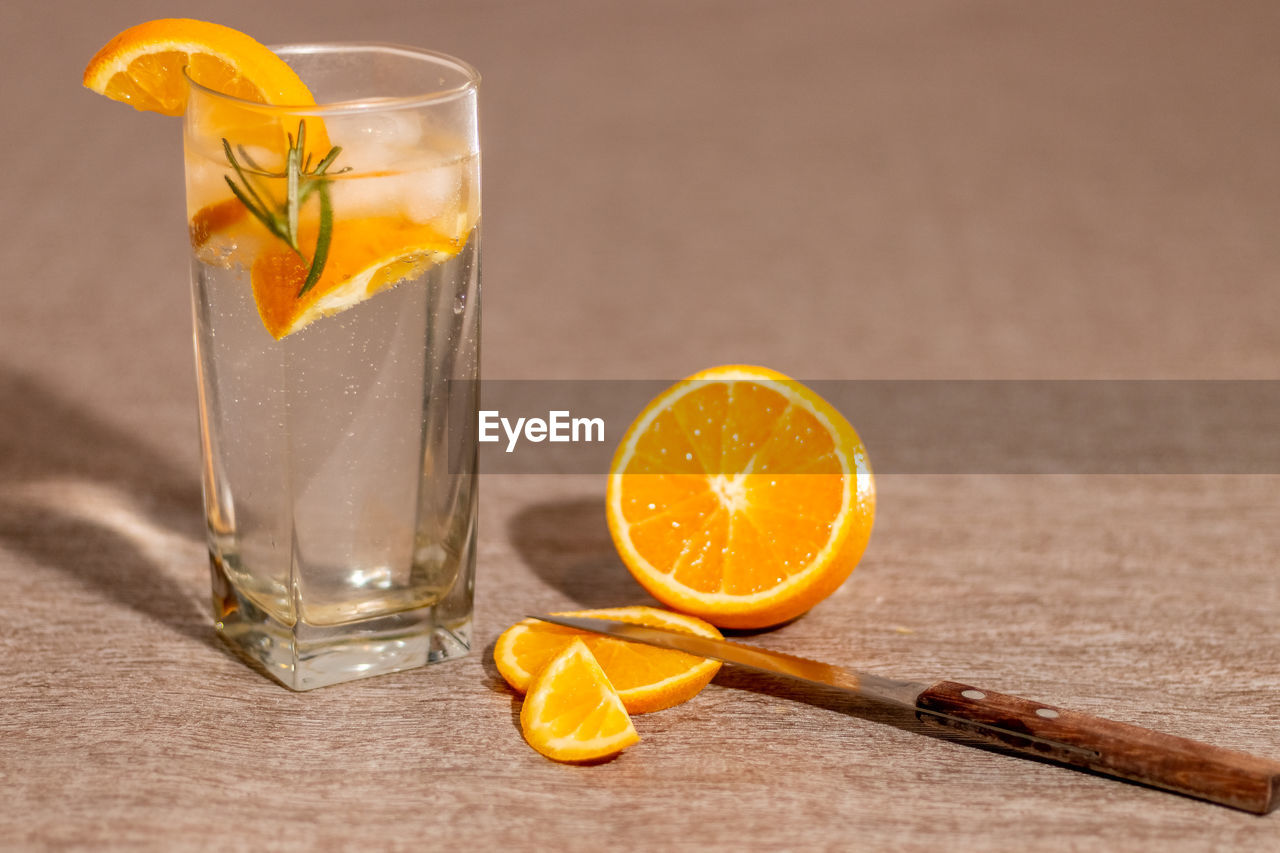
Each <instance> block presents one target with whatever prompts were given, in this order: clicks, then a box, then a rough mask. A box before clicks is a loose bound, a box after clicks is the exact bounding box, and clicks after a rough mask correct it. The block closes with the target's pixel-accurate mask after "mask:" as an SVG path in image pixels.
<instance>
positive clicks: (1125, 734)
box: [916, 681, 1280, 814]
mask: <svg viewBox="0 0 1280 853" xmlns="http://www.w3.org/2000/svg"><path fill="white" fill-rule="evenodd" d="M916 707H917V708H918V709H920V711H922V712H929V713H922V714H920V717H921V719H927V720H931V721H933V722H937V723H942V724H943V725H947V726H950V727H953V728H956V729H960V730H962V731H964V732H966V733H968V734H972V735H976V736H978V737H979V738H981V739H982V740H985V741H988V742H991V743H997V744H1000V745H1002V746H1006V747H1010V748H1012V749H1014V750H1017V751H1019V752H1023V753H1027V754H1029V755H1035V756H1038V757H1040V758H1045V759H1048V760H1050V761H1056V762H1058V763H1061V764H1067V765H1070V766H1073V767H1081V768H1086V769H1089V770H1094V771H1097V772H1098V773H1105V774H1107V775H1109V776H1116V777H1119V778H1121V779H1128V780H1130V781H1133V782H1140V783H1142V784H1144V785H1153V786H1155V787H1157V788H1165V789H1168V790H1170V791H1177V792H1178V793H1180V794H1186V795H1187V796H1189V797H1196V798H1197V799H1201V800H1208V801H1210V802H1214V803H1219V804H1221V805H1224V806H1231V807H1232V808H1237V809H1243V810H1244V811H1248V812H1254V813H1256V814H1266V813H1267V812H1269V811H1271V810H1272V809H1274V808H1275V807H1276V805H1277V802H1278V801H1280V763H1277V762H1274V761H1268V760H1266V759H1263V758H1258V757H1257V756H1253V755H1247V754H1246V753H1243V752H1235V751H1233V750H1230V749H1222V748H1220V747H1216V746H1210V745H1209V744H1206V743H1198V742H1197V741H1194V740H1187V739H1186V738H1180V737H1174V736H1173V735H1167V734H1162V733H1161V732H1156V731H1152V730H1151V729H1144V728H1140V727H1138V726H1131V725H1127V724H1125V723H1117V722H1114V721H1112V720H1104V719H1102V718H1101V717H1091V716H1089V715H1088V714H1081V713H1078V712H1076V711H1067V710H1064V709H1062V708H1055V707H1053V706H1052V705H1045V704H1042V703H1040V702H1032V701H1029V700H1027V699H1022V698H1020V697H1018V696H1009V695H1007V694H1004V693H996V692H995V691H994V690H986V689H984V688H979V687H970V686H969V685H967V684H957V683H956V682H954V681H940V682H938V683H937V684H935V685H933V686H932V687H930V688H928V689H927V690H925V691H924V692H923V693H921V694H920V697H919V698H918V699H917V700H916ZM935 714H939V715H946V716H934V715H935Z"/></svg>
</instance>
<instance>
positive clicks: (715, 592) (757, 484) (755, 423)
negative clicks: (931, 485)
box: [607, 365, 875, 628]
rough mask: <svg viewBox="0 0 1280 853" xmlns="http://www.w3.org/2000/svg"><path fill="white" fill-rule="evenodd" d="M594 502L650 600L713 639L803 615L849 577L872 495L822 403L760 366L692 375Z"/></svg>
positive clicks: (643, 427) (853, 449) (633, 441)
mask: <svg viewBox="0 0 1280 853" xmlns="http://www.w3.org/2000/svg"><path fill="white" fill-rule="evenodd" d="M610 470H611V473H610V476H609V485H608V493H607V517H608V521H609V531H610V533H611V534H612V536H613V541H614V544H615V545H616V546H617V548H618V553H619V554H620V555H621V557H622V560H623V562H624V563H625V564H626V566H627V568H628V569H629V570H630V571H631V573H632V575H634V576H635V578H636V580H638V581H639V582H640V584H641V585H642V586H644V588H645V589H647V590H648V591H649V593H650V594H651V595H653V597H654V598H656V599H658V600H659V601H661V602H662V603H663V604H665V605H667V606H668V607H671V608H674V609H676V610H680V611H683V612H685V613H691V614H693V615H695V616H699V617H701V618H703V619H705V620H707V621H708V622H710V623H712V624H713V625H718V626H720V627H722V628H762V627H765V626H768V625H775V624H778V623H780V622H785V621H787V620H788V619H792V618H794V617H796V616H799V615H800V614H802V613H804V612H806V611H807V610H809V609H810V608H811V607H813V606H814V605H815V604H817V603H818V602H820V601H822V600H823V599H824V598H826V597H827V596H829V595H830V594H831V593H832V592H834V591H835V590H836V589H837V588H838V587H839V586H840V584H841V583H843V582H844V580H845V579H846V578H847V577H848V576H849V574H850V572H852V571H853V569H854V566H856V565H857V563H858V560H859V559H860V558H861V556H862V553H863V551H864V549H865V548H866V545H867V541H868V539H869V538H870V535H871V526H872V522H873V520H874V518H875V482H874V479H873V477H872V474H871V467H870V464H869V463H868V461H867V452H866V448H865V447H864V446H863V444H862V440H861V439H860V438H859V437H858V434H857V432H856V431H855V430H854V429H853V427H852V426H851V425H850V424H849V422H848V421H847V420H846V419H845V418H844V416H843V415H841V414H840V412H839V411H837V410H836V409H835V408H834V407H833V406H831V404H829V403H828V402H826V401H825V400H823V399H822V398H821V397H820V396H818V395H817V394H815V393H814V392H813V391H812V390H810V389H808V388H806V387H804V386H803V385H801V384H800V383H799V382H796V381H794V380H791V379H788V378H787V377H786V376H784V375H782V374H781V373H778V372H776V371H773V370H769V369H767V368H763V367H750V366H745V365H729V366H725V367H716V368H711V369H710V370H704V371H702V372H701V373H697V374H694V375H693V376H691V377H689V378H688V379H686V380H684V381H682V382H680V383H677V384H676V385H674V386H673V387H671V388H669V389H668V390H667V391H665V392H663V393H662V394H660V395H659V396H658V397H657V399H655V400H654V401H653V402H651V403H650V404H649V405H648V407H646V408H645V410H644V411H643V412H641V413H640V416H639V417H638V418H636V420H635V422H634V423H633V424H632V425H631V427H630V429H628V430H627V432H626V434H625V435H624V436H623V438H622V442H621V444H620V445H619V447H618V450H617V452H616V454H615V455H614V459H613V464H612V467H611V469H610Z"/></svg>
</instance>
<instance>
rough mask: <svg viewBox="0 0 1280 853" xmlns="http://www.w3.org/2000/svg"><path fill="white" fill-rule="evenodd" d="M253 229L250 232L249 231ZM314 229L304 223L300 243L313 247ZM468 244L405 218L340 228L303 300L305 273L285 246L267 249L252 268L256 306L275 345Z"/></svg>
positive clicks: (341, 223) (348, 222) (371, 219)
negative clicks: (287, 336)
mask: <svg viewBox="0 0 1280 853" xmlns="http://www.w3.org/2000/svg"><path fill="white" fill-rule="evenodd" d="M250 227H253V226H252V225H251V226H250ZM316 231H317V227H316V225H315V223H314V222H312V223H310V224H308V223H303V225H302V226H301V228H300V229H299V243H300V244H301V245H303V246H305V247H308V250H309V249H310V247H311V246H313V245H315V240H316ZM465 239H466V238H465V237H462V238H453V237H445V236H443V235H441V234H440V233H439V232H437V231H435V230H434V229H433V228H431V227H430V226H428V225H423V224H422V223H418V222H414V221H413V220H411V219H408V218H407V217H404V216H367V217H362V218H358V219H344V220H338V221H336V222H335V223H334V226H333V236H332V242H331V243H330V246H329V256H328V260H327V261H326V263H325V266H324V272H323V273H322V274H321V276H320V278H319V280H318V281H317V282H316V283H315V284H314V285H312V287H311V289H310V290H308V291H307V292H306V293H303V294H301V295H299V294H300V293H301V290H302V286H303V285H304V284H305V283H306V280H307V272H308V269H309V263H308V261H306V260H304V259H303V258H302V257H300V256H299V255H298V253H297V252H294V251H293V250H292V249H290V248H289V247H288V246H287V245H285V244H283V243H274V242H273V243H271V244H270V245H269V246H267V248H265V249H264V250H263V251H262V252H261V253H260V254H259V255H258V256H257V258H256V259H255V260H254V261H253V268H252V272H251V279H252V283H253V298H254V300H255V301H256V302H257V304H258V314H259V315H260V316H261V317H262V324H263V325H264V326H266V328H267V331H268V332H270V333H271V336H272V337H274V338H275V339H276V340H279V339H280V338H283V337H284V336H285V335H289V334H292V333H294V332H296V331H298V330H299V329H301V328H303V327H304V326H306V325H308V324H310V323H312V322H314V321H315V320H318V319H319V318H321V317H324V316H328V315H331V314H336V313H338V312H340V311H345V310H346V309H348V308H351V307H353V306H354V305H356V304H358V303H360V302H363V301H364V300H365V299H368V298H369V297H370V296H373V295H374V294H375V293H377V292H379V291H381V290H385V289H386V288H388V287H391V286H392V285H395V284H397V283H399V282H401V281H405V280H407V279H412V278H416V277H417V276H419V275H421V274H422V273H423V272H424V271H425V270H426V269H427V268H429V267H431V266H433V265H435V264H438V263H442V262H444V261H446V260H448V259H449V258H451V257H453V256H454V255H456V254H457V253H458V251H459V250H460V249H461V248H462V244H463V243H464V242H465Z"/></svg>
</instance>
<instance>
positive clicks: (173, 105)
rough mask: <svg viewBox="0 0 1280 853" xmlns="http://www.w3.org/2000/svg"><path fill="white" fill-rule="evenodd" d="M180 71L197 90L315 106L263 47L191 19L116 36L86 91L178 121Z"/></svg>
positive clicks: (183, 84)
mask: <svg viewBox="0 0 1280 853" xmlns="http://www.w3.org/2000/svg"><path fill="white" fill-rule="evenodd" d="M184 67H185V68H188V69H190V70H189V72H188V73H189V74H190V75H191V78H192V79H193V80H195V81H196V82H197V83H199V84H200V85H202V86H205V87H206V88H209V89H213V90H214V91H216V92H223V93H225V94H228V95H232V96H234V97H237V98H241V99H243V100H246V101H255V102H257V103H262V104H277V105H287V106H307V105H311V104H314V103H315V99H314V98H313V97H312V96H311V92H310V90H308V89H307V87H306V85H305V84H304V83H303V82H302V80H300V79H299V78H298V75H297V74H295V73H294V72H293V69H291V68H290V67H289V66H288V65H287V64H285V62H284V60H283V59H281V58H280V57H278V56H276V55H275V54H274V53H272V52H271V51H270V50H269V49H268V48H267V47H265V46H264V45H262V44H259V43H258V42H257V41H255V40H254V39H252V38H250V37H249V36H247V35H245V34H244V33H242V32H239V31H237V30H233V29H231V28H230V27H224V26H222V25H221V24H211V23H208V22H206V21H196V20H192V19H190V18H161V19H159V20H155V21H147V22H146V23H142V24H138V25H137V26H135V27H130V28H129V29H127V30H125V31H124V32H122V33H120V34H119V35H118V36H116V37H115V38H113V39H112V40H111V41H109V42H107V43H106V45H104V46H103V48H102V49H101V50H99V51H98V52H97V54H95V55H94V57H93V59H91V60H90V61H89V65H88V67H87V68H85V70H84V85H85V86H87V87H88V88H89V89H92V90H93V91H95V92H97V93H98V94H100V95H106V96H107V97H108V98H111V99H112V100H115V101H121V102H123V103H126V104H129V105H130V106H131V107H133V108H134V109H138V110H147V111H149V112H156V113H163V114H164V115H169V116H179V115H182V114H183V112H185V111H186V108H187V81H186V80H185V79H183V76H182V69H183V68H184Z"/></svg>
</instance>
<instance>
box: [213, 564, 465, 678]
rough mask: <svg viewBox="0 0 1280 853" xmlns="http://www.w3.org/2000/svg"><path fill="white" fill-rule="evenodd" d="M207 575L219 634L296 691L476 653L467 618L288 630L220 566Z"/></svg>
mask: <svg viewBox="0 0 1280 853" xmlns="http://www.w3.org/2000/svg"><path fill="white" fill-rule="evenodd" d="M209 568H210V573H211V574H212V579H213V611H214V618H215V619H216V627H217V629H218V633H219V634H220V635H221V636H222V638H223V639H224V640H226V641H227V642H228V643H229V644H230V645H231V646H232V647H233V648H234V649H235V650H236V651H237V652H239V653H240V654H241V655H243V656H244V657H246V658H248V659H249V660H250V661H251V662H253V663H256V664H258V665H259V666H261V667H262V669H264V670H265V671H266V673H267V674H268V675H270V676H271V677H272V678H274V679H275V680H276V681H279V682H280V683H281V684H283V685H284V686H285V687H288V688H289V689H291V690H300V691H301V690H313V689H315V688H316V687H325V686H327V685H330V684H339V683H341V682H344V681H353V680H355V679H357V678H368V677H370V676H373V675H385V674H387V673H390V672H399V671H400V670H404V669H413V668H414V667H418V666H425V665H426V664H429V663H439V662H440V661H445V660H451V659H453V658H457V657H462V656H463V655H465V654H467V652H468V651H469V650H470V648H471V617H470V615H467V616H465V617H460V618H459V617H453V618H449V619H445V618H443V616H442V614H441V613H440V611H441V610H442V609H443V608H441V607H440V606H439V605H437V606H433V607H420V608H417V609H414V610H406V611H402V612H400V613H393V614H390V615H387V616H379V617H376V618H372V619H363V620H360V621H357V622H347V623H344V624H342V625H325V626H319V625H309V624H307V623H305V622H298V623H297V624H294V625H288V624H285V623H284V622H281V621H280V620H278V619H276V618H275V617H273V616H271V615H270V614H268V613H267V612H266V611H264V610H263V609H262V608H260V607H258V606H257V605H256V604H254V603H253V601H252V600H251V599H249V598H247V597H246V596H244V595H242V594H241V593H240V591H239V590H238V589H236V587H235V585H234V584H233V583H232V582H231V580H230V579H229V578H228V577H227V575H226V573H225V572H224V571H223V570H222V567H221V565H220V564H219V562H218V560H217V559H215V558H212V557H211V558H210V560H209Z"/></svg>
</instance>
